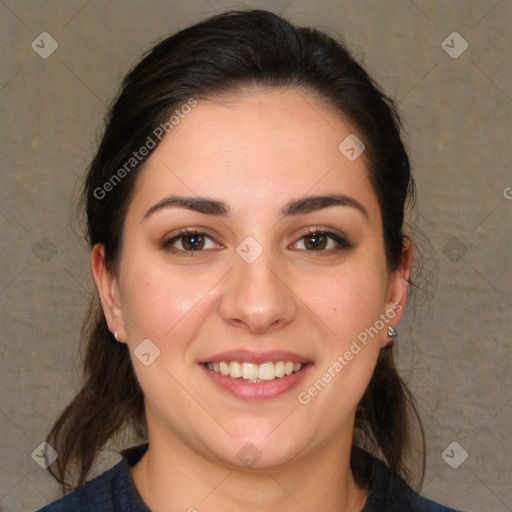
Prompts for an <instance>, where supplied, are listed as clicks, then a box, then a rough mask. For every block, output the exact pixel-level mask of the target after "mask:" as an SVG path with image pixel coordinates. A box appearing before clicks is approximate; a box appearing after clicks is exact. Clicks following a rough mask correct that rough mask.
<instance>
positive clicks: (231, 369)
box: [205, 361, 304, 383]
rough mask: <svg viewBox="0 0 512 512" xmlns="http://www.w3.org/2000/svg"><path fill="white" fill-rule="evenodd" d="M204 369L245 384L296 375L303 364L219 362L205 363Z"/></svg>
mask: <svg viewBox="0 0 512 512" xmlns="http://www.w3.org/2000/svg"><path fill="white" fill-rule="evenodd" d="M205 366H206V368H208V370H211V371H213V372H215V373H218V374H220V375H224V376H228V377H231V378H233V379H238V380H241V381H245V382H252V383H259V382H267V381H271V380H274V379H279V378H282V377H285V376H288V375H292V374H293V373H297V372H299V371H300V370H302V368H303V367H304V363H296V362H292V361H276V362H275V363H274V362H272V361H268V362H265V363H262V364H257V363H249V362H239V361H220V362H215V363H206V364H205Z"/></svg>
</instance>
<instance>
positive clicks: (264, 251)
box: [92, 90, 406, 468]
mask: <svg viewBox="0 0 512 512" xmlns="http://www.w3.org/2000/svg"><path fill="white" fill-rule="evenodd" d="M354 133H355V130H354V129H353V128H352V127H351V126H350V125H349V124H348V123H347V122H346V121H344V120H343V119H342V118H341V116H339V115H337V114H336V113H334V112H333V109H332V108H330V107H329V106H328V105H325V104H324V103H323V102H321V101H320V100H318V99H316V98H315V97H313V96H311V95H306V94H304V93H299V92H296V91H292V90H279V91H276V90H274V91H267V92H261V91H260V92H258V93H249V92H248V93H247V94H243V95H240V96H238V97H236V98H234V97H231V98H229V99H212V100H201V101H198V104H197V106H196V107H195V108H193V109H192V110H191V112H190V113H189V114H187V116H186V117H185V118H184V119H182V120H181V121H180V123H179V124H178V125H177V126H175V127H174V129H173V130H172V131H171V132H170V134H169V135H168V136H167V137H166V138H164V140H163V141H162V142H161V144H160V145H159V146H158V147H157V149H156V150H155V151H154V153H153V154H152V156H151V157H150V158H149V160H148V161H147V163H146V164H145V167H144V169H143V170H142V171H141V174H140V176H139V179H138V181H137V183H136V186H135V191H134V195H133V199H132V201H131V203H130V206H129V208H128V212H127V216H126V219H125V225H124V231H123V247H122V253H121V256H120V260H119V265H118V266H117V270H116V273H115V274H110V273H108V272H107V271H106V269H105V268H104V267H102V260H101V251H100V250H99V248H95V251H94V252H93V263H92V267H93V274H94V276H95V280H96V283H97V285H98V289H99V290H100V295H101V299H102V304H103V307H104V311H105V314H106V317H107V321H108V323H109V327H110V328H111V330H112V331H114V330H117V331H118V332H119V339H120V340H121V341H123V342H126V343H127V344H128V346H129V349H130V353H131V356H132V360H133V365H134V368H135V371H136V374H137V377H138V379H139V382H140V385H141V387H142V389H143V392H144V395H145V400H146V414H147V421H148V428H149V435H150V439H151V436H153V437H155V438H156V437H158V438H160V439H164V438H167V439H174V440H179V442H180V444H181V445H182V446H186V447H187V448H188V449H190V450H191V451H192V452H193V453H195V454H198V455H200V456H202V457H205V458H207V459H209V460H211V461H216V462H221V463H228V464H234V465H236V466H243V465H244V464H246V465H248V464H249V460H250V458H251V457H253V458H254V457H256V458H258V459H259V460H258V467H259V468H269V467H278V466H282V465H286V464H289V463H291V462H293V461H296V460H299V459H301V458H306V457H307V456H308V455H311V454H313V453H319V452H321V451H322V450H332V449H333V448H334V447H339V446H342V445H347V443H348V445H349V446H350V442H351V439H352V429H353V421H354V411H355V408H356V406H357V403H358V402H359V400H360V399H361V397H362V395H363V393H364V391H365V389H366V387H367V384H368V382H369V380H370V378H371V375H372V372H373V369H374V367H375V364H376V359H377V356H378V354H379V351H380V350H381V348H382V346H383V345H384V344H386V342H387V341H388V340H389V338H388V336H387V326H388V325H392V326H396V325H397V323H398V320H399V318H400V313H399V311H400V309H401V308H402V305H403V302H404V295H405V286H406V284H405V283H406V281H405V279H404V273H403V269H402V272H396V273H393V274H390V273H389V272H388V270H387V266H386V259H385V252H384V246H383V235H382V226H381V215H380V211H379V205H378V202H377V199H376V196H375V193H374V191H373V189H372V186H371V184H370V182H369V179H368V171H367V168H366V164H365V160H364V153H363V155H362V156H360V157H359V158H356V159H355V160H353V161H350V160H349V159H347V158H346V157H345V156H344V154H343V153H342V152H341V151H340V150H339V149H338V146H339V145H340V143H341V142H342V141H343V140H344V139H345V138H346V137H347V136H349V135H351V134H354ZM360 138H361V137H360ZM397 304H398V305H397ZM144 340H145V341H144ZM291 371H293V373H291V374H290V375H288V374H289V373H290V372H291ZM248 443H250V444H248Z"/></svg>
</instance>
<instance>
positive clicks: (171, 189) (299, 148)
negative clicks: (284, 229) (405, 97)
mask: <svg viewBox="0 0 512 512" xmlns="http://www.w3.org/2000/svg"><path fill="white" fill-rule="evenodd" d="M353 135H356V134H355V130H354V129H353V128H352V126H351V125H350V124H349V123H348V122H347V121H346V120H344V119H343V118H342V116H341V115H340V114H339V113H338V112H336V111H335V110H334V109H333V108H332V107H331V106H330V105H329V104H327V103H325V102H323V101H321V100H320V99H318V98H317V97H315V96H313V95H311V94H307V93H305V92H301V91H296V90H289V89H283V90H269V91H259V92H256V91H251V92H247V93H246V94H240V95H238V96H230V97H216V98H209V99H198V100H197V105H196V106H195V107H194V108H192V109H190V111H189V113H187V114H184V115H182V116H181V117H180V119H179V122H178V123H177V124H175V125H174V127H173V129H172V130H171V131H170V132H169V134H168V135H167V136H166V137H165V138H164V139H163V140H162V142H161V143H160V144H159V146H158V147H157V148H156V149H155V151H154V152H153V154H152V155H151V157H150V158H149V159H148V160H147V162H146V163H145V165H144V169H143V171H142V172H141V175H140V177H139V179H138V180H137V184H136V190H135V194H134V202H135V203H136V207H140V208H144V207H150V206H151V204H152V203H154V202H156V201H158V200H160V199H162V198H163V197H165V195H166V194H167V195H168V194H184V195H187V196H190V195H191V194H192V195H200V196H212V197H213V196H214V197H215V198H220V199H222V200H223V201H225V202H226V203H228V204H229V205H230V206H231V209H232V210H233V211H234V212H237V211H239V212H241V211H245V212H248V211H250V210H251V211H252V213H260V214H261V213H262V208H265V209H268V210H269V211H271V210H274V209H280V208H281V206H282V205H283V204H284V203H286V202H288V201H290V200H293V199H296V198H299V197H302V196H305V195H321V194H328V193H333V192H338V193H342V194H349V195H352V196H355V197H356V199H357V200H358V201H360V202H362V203H365V207H366V208H367V209H368V211H369V214H370V220H372V219H371V218H372V217H375V218H374V219H373V220H374V221H375V222H379V219H380V215H379V212H378V206H377V201H376V198H375V195H374V193H373V189H372V186H371V184H370V181H369V179H368V170H367V167H366V162H365V159H364V153H363V154H362V155H361V156H360V157H359V158H356V159H355V160H353V161H351V160H349V159H348V158H347V157H346V156H345V154H344V153H342V152H341V151H340V149H339V146H340V143H342V142H343V141H344V140H346V139H347V137H350V136H353ZM357 136H358V137H359V138H361V137H360V136H359V135H357ZM349 140H350V139H349Z"/></svg>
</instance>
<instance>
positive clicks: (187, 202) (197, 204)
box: [143, 194, 369, 220]
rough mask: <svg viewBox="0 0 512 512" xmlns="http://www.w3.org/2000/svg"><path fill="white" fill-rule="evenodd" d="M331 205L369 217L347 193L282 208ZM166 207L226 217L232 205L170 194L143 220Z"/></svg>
mask: <svg viewBox="0 0 512 512" xmlns="http://www.w3.org/2000/svg"><path fill="white" fill-rule="evenodd" d="M331 206H348V207H352V208H355V209H356V210H358V211H359V212H360V213H362V214H363V215H364V217H366V219H369V217H368V212H367V210H366V208H365V207H364V206H363V205H362V204H361V203H360V202H359V201H357V200H356V199H354V198H353V197H351V196H347V195H345V194H332V195H327V196H308V197H302V198H300V199H295V200H293V201H290V202H289V203H286V204H285V205H284V206H283V208H282V209H281V215H282V216H285V217H286V216H293V215H300V214H304V213H310V212H313V211H317V210H322V209H324V208H329V207H331ZM166 208H183V209H187V210H192V211H194V212H198V213H204V214H207V215H219V216H222V217H226V216H228V215H229V214H230V212H231V209H230V207H229V206H228V205H227V204H226V203H224V202H223V201H218V200H214V199H208V198H206V197H185V196H169V197H166V198H165V199H162V200H161V201H159V202H158V203H156V204H154V205H153V206H152V207H151V208H149V210H148V211H147V212H146V213H145V214H144V217H143V220H144V219H147V218H148V217H150V216H151V215H153V214H155V213H156V212H158V211H161V210H163V209H166Z"/></svg>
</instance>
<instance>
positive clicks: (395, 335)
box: [388, 325, 398, 340]
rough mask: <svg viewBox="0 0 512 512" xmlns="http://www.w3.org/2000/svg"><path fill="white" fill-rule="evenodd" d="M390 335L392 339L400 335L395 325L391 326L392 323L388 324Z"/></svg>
mask: <svg viewBox="0 0 512 512" xmlns="http://www.w3.org/2000/svg"><path fill="white" fill-rule="evenodd" d="M388 336H389V337H390V338H391V340H393V339H394V338H396V337H397V336H398V331H397V330H396V329H395V328H394V327H391V325H388Z"/></svg>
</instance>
